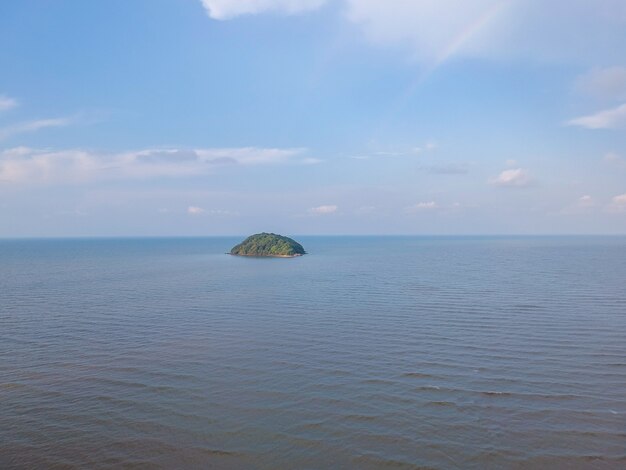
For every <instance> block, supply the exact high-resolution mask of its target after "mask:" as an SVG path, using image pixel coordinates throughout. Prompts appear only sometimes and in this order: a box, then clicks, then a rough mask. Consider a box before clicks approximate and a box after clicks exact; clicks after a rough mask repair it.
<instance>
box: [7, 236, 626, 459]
mask: <svg viewBox="0 0 626 470" xmlns="http://www.w3.org/2000/svg"><path fill="white" fill-rule="evenodd" d="M295 238H296V239H297V240H298V241H299V242H301V243H302V244H303V245H304V247H305V249H306V250H307V251H308V253H309V254H307V255H306V256H302V257H298V258H291V259H273V258H249V257H235V256H230V255H227V254H225V253H226V252H228V251H229V250H230V248H231V247H232V246H233V245H235V244H236V243H238V242H239V241H241V237H207V238H128V239H122V238H119V239H115V238H111V239H24V240H1V241H0V468H2V469H39V468H54V469H74V468H88V469H120V468H131V469H132V468H137V469H144V468H145V469H151V468H164V469H170V468H175V469H178V468H182V469H186V468H188V469H196V468H198V469H199V468H214V469H335V468H336V469H624V468H626V237H558V236H554V237H352V236H343V237H331V236H328V237H312V236H306V237H305V236H303V237H295Z"/></svg>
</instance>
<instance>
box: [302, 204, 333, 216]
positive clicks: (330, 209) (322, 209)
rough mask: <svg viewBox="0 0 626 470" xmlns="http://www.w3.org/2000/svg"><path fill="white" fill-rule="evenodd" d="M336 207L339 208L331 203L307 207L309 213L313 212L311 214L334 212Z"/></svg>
mask: <svg viewBox="0 0 626 470" xmlns="http://www.w3.org/2000/svg"><path fill="white" fill-rule="evenodd" d="M337 209H339V207H338V206H336V205H333V204H329V205H325V206H317V207H311V208H310V209H309V214H313V215H327V214H334V213H335V212H337Z"/></svg>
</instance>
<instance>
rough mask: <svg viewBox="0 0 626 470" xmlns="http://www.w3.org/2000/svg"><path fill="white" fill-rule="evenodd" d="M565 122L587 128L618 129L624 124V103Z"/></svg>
mask: <svg viewBox="0 0 626 470" xmlns="http://www.w3.org/2000/svg"><path fill="white" fill-rule="evenodd" d="M567 124H568V125H570V126H579V127H584V128H587V129H618V128H621V127H624V126H626V103H624V104H623V105H621V106H618V107H617V108H611V109H605V110H603V111H600V112H597V113H595V114H590V115H588V116H581V117H579V118H576V119H572V120H570V121H568V122H567Z"/></svg>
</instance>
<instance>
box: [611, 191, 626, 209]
mask: <svg viewBox="0 0 626 470" xmlns="http://www.w3.org/2000/svg"><path fill="white" fill-rule="evenodd" d="M607 211H608V212H626V193H624V194H620V195H619V196H615V197H614V198H613V199H611V204H609V206H608V207H607Z"/></svg>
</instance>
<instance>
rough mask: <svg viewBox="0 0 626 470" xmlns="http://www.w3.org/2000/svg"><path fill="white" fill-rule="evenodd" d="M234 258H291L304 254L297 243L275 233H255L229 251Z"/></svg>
mask: <svg viewBox="0 0 626 470" xmlns="http://www.w3.org/2000/svg"><path fill="white" fill-rule="evenodd" d="M230 254H231V255H236V256H265V257H274V258H293V257H295V256H302V255H304V254H306V251H304V248H303V247H302V245H300V243H298V242H297V241H295V240H293V239H291V238H289V237H284V236H282V235H277V234H275V233H266V232H263V233H257V234H256V235H251V236H249V237H248V238H246V239H245V240H244V241H243V242H241V243H240V244H239V245H236V246H234V247H233V249H232V250H230Z"/></svg>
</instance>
